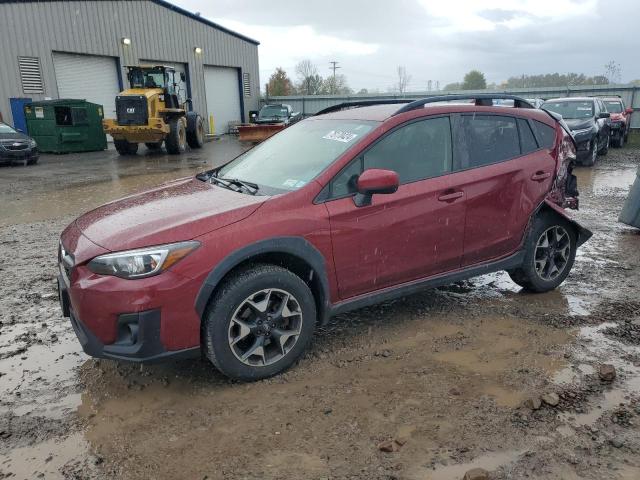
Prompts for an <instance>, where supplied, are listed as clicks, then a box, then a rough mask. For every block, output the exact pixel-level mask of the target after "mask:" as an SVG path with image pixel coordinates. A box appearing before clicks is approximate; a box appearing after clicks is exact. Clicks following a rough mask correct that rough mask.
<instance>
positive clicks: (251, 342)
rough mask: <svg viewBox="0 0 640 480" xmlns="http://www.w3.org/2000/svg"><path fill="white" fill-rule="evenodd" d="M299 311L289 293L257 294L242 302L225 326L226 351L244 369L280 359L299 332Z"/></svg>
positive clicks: (293, 342)
mask: <svg viewBox="0 0 640 480" xmlns="http://www.w3.org/2000/svg"><path fill="white" fill-rule="evenodd" d="M302 321H303V319H302V309H301V308H300V303H299V302H298V300H297V299H296V298H295V297H294V296H293V295H292V294H291V293H289V292H287V291H285V290H280V289H276V288H271V289H267V290H260V291H258V292H255V293H252V294H251V295H249V296H248V297H247V298H245V299H244V300H243V301H242V302H241V303H240V306H239V307H238V308H237V309H236V310H235V312H234V313H233V316H232V317H231V321H230V322H229V334H228V340H229V347H230V348H231V351H232V352H233V354H234V355H235V357H236V358H237V359H238V360H240V361H241V362H242V363H244V364H245V365H249V366H252V367H264V366H267V365H271V364H273V363H275V362H277V361H278V360H280V359H282V358H283V357H284V356H285V355H287V353H289V352H290V351H291V349H292V348H293V347H294V345H295V344H296V343H297V341H298V338H299V336H300V333H301V332H302Z"/></svg>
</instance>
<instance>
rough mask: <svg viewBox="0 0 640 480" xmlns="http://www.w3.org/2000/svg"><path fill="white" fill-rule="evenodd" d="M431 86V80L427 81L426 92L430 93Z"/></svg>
mask: <svg viewBox="0 0 640 480" xmlns="http://www.w3.org/2000/svg"><path fill="white" fill-rule="evenodd" d="M432 85H433V83H432V82H431V80H429V81H428V82H427V92H430V91H431V86H432Z"/></svg>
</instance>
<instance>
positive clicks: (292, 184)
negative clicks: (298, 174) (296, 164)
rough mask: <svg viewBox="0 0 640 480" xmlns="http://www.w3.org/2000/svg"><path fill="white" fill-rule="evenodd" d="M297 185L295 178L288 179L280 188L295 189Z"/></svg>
mask: <svg viewBox="0 0 640 480" xmlns="http://www.w3.org/2000/svg"><path fill="white" fill-rule="evenodd" d="M297 183H298V180H296V179H295V178H289V179H287V180H285V181H284V182H282V186H284V187H291V188H293V187H295V186H296V184H297Z"/></svg>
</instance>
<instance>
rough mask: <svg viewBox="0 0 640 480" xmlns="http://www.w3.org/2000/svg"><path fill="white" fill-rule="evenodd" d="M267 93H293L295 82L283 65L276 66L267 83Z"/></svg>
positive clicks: (276, 94) (282, 94) (278, 95)
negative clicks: (292, 81)
mask: <svg viewBox="0 0 640 480" xmlns="http://www.w3.org/2000/svg"><path fill="white" fill-rule="evenodd" d="M267 93H268V94H269V95H271V96H274V97H280V96H286V95H291V93H293V84H292V83H291V80H290V79H289V77H288V76H287V72H285V71H284V70H283V69H282V68H281V67H278V68H276V71H275V72H273V74H272V75H271V77H269V83H268V85H267Z"/></svg>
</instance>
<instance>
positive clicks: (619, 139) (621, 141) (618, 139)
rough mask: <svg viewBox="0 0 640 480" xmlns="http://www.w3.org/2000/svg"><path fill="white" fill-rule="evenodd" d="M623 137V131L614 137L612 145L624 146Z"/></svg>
mask: <svg viewBox="0 0 640 480" xmlns="http://www.w3.org/2000/svg"><path fill="white" fill-rule="evenodd" d="M624 137H625V135H624V132H620V136H619V137H618V138H616V143H615V145H614V146H615V147H618V148H622V147H624V141H625V138H624Z"/></svg>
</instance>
